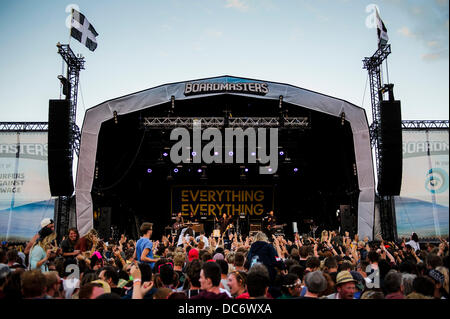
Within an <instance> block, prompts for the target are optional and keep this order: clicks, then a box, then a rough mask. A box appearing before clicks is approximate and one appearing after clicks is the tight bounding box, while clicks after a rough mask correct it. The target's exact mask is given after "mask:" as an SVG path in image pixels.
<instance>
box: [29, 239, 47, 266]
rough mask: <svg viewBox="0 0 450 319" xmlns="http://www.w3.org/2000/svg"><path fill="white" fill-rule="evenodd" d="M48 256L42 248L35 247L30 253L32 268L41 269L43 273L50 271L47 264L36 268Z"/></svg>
mask: <svg viewBox="0 0 450 319" xmlns="http://www.w3.org/2000/svg"><path fill="white" fill-rule="evenodd" d="M46 255H47V253H46V252H45V250H44V249H43V248H42V247H41V246H39V245H35V246H34V247H33V249H32V250H31V252H30V268H31V269H40V270H41V271H42V272H45V271H48V268H47V263H43V264H42V265H41V267H40V268H37V267H36V264H37V263H38V262H39V261H40V260H42V259H44V258H45V256H46Z"/></svg>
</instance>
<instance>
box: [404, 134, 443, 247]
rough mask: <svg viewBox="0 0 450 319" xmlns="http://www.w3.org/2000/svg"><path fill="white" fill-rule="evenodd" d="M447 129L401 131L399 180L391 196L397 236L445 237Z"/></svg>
mask: <svg viewBox="0 0 450 319" xmlns="http://www.w3.org/2000/svg"><path fill="white" fill-rule="evenodd" d="M448 135H449V132H448V130H444V129H442V130H437V129H430V130H414V129H404V130H403V180H402V189H401V192H400V196H396V197H395V211H396V219H397V233H398V237H399V238H402V237H406V238H409V236H411V233H412V232H416V233H417V234H418V235H419V238H421V239H435V238H437V237H439V236H442V237H447V236H448V219H449V216H448V209H449V189H448V187H449V176H448V173H449V169H448V161H449V158H448V147H449V145H448V142H449V141H448Z"/></svg>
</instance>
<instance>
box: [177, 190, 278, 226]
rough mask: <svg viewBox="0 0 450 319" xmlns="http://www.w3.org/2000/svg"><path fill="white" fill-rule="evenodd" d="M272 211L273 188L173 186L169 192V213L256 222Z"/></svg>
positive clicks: (200, 217) (208, 218)
mask: <svg viewBox="0 0 450 319" xmlns="http://www.w3.org/2000/svg"><path fill="white" fill-rule="evenodd" d="M271 210H273V186H240V185H239V186H215V185H210V186H204V185H202V186H198V185H183V186H181V185H177V186H173V187H172V189H171V214H172V216H174V215H176V214H177V213H178V212H181V213H182V216H189V214H190V213H191V212H193V213H194V216H195V217H197V218H199V219H203V220H204V219H207V220H212V219H213V218H214V217H215V216H217V217H218V218H219V217H221V216H222V215H223V214H224V213H225V214H227V215H230V216H235V215H239V216H246V217H247V216H248V217H249V218H250V219H252V218H258V219H260V218H261V216H262V215H264V214H265V213H268V212H269V211H271Z"/></svg>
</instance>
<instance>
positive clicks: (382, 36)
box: [375, 10, 389, 47]
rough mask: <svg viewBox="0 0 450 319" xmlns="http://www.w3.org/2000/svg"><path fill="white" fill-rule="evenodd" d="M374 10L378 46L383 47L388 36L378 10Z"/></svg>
mask: <svg viewBox="0 0 450 319" xmlns="http://www.w3.org/2000/svg"><path fill="white" fill-rule="evenodd" d="M375 11H376V16H377V34H378V46H379V47H384V46H385V45H386V44H387V42H388V40H389V37H388V35H387V29H386V26H385V25H384V22H383V20H381V18H380V14H379V13H378V10H375Z"/></svg>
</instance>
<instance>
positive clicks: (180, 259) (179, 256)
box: [173, 253, 186, 267]
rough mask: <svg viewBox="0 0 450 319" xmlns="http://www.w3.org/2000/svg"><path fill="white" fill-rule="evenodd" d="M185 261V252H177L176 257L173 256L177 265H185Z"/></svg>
mask: <svg viewBox="0 0 450 319" xmlns="http://www.w3.org/2000/svg"><path fill="white" fill-rule="evenodd" d="M185 261H186V257H185V256H184V254H183V253H177V254H175V257H173V264H174V265H175V266H181V267H183V265H184V262H185Z"/></svg>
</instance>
